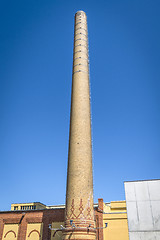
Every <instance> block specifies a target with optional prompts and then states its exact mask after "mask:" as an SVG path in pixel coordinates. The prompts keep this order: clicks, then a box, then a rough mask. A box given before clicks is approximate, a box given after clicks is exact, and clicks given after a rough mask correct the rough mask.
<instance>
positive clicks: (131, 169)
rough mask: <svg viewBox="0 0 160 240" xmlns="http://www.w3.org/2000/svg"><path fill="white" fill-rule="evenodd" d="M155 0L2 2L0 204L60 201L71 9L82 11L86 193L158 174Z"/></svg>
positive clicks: (113, 196)
mask: <svg viewBox="0 0 160 240" xmlns="http://www.w3.org/2000/svg"><path fill="white" fill-rule="evenodd" d="M159 8H160V3H159V1H158V0H155V1H151V0H150V1H149V0H135V1H130V0H122V1H118V0H105V1H103V0H99V1H95V0H92V1H91V0H86V1H83V0H81V1H77V0H74V1H62V0H59V1H58V0H57V1H54V0H45V1H42V0H39V1H35V0H23V1H18V0H14V1H12V0H5V1H4V0H1V1H0V29H1V31H0V56H1V57H0V162H1V165H0V166H1V181H0V189H1V197H0V210H9V209H10V205H11V203H14V202H32V201H40V202H42V203H44V204H48V205H51V204H62V203H65V191H66V190H65V189H66V173H67V155H68V140H69V115H70V98H71V80H72V55H73V34H74V14H75V13H76V11H78V10H84V11H85V12H86V14H87V17H88V29H89V51H90V81H91V105H92V138H93V166H94V170H93V173H94V199H95V202H97V199H98V198H100V197H102V198H103V199H104V201H105V202H107V201H114V200H124V199H125V196H124V186H123V182H124V181H127V180H141V179H154V178H160V124H159V122H160V94H159V93H160V67H159V62H160V44H159V43H160V30H159V23H160V15H159Z"/></svg>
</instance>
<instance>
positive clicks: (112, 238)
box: [103, 201, 129, 240]
mask: <svg viewBox="0 0 160 240" xmlns="http://www.w3.org/2000/svg"><path fill="white" fill-rule="evenodd" d="M105 223H108V226H107V228H104V229H103V236H104V240H117V239H118V240H128V239H129V235H128V223H127V212H126V201H114V202H111V203H106V204H105V203H104V206H103V227H105Z"/></svg>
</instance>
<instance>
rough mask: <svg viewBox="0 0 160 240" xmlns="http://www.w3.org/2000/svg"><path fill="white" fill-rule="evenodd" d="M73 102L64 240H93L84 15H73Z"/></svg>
mask: <svg viewBox="0 0 160 240" xmlns="http://www.w3.org/2000/svg"><path fill="white" fill-rule="evenodd" d="M72 74H73V75H72V99H71V116H70V137H69V153H68V172H67V191H66V212H65V230H64V232H63V239H76V240H80V239H85V240H88V239H95V238H96V234H95V229H94V226H95V224H94V208H93V176H92V141H91V113H90V83H89V59H88V30H87V17H86V14H85V12H83V11H78V12H77V13H76V15H75V30H74V54H73V73H72Z"/></svg>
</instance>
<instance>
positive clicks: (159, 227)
mask: <svg viewBox="0 0 160 240" xmlns="http://www.w3.org/2000/svg"><path fill="white" fill-rule="evenodd" d="M124 185H125V194H126V203H127V216H128V227H129V237H130V240H160V180H148V181H135V182H125V184H124Z"/></svg>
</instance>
